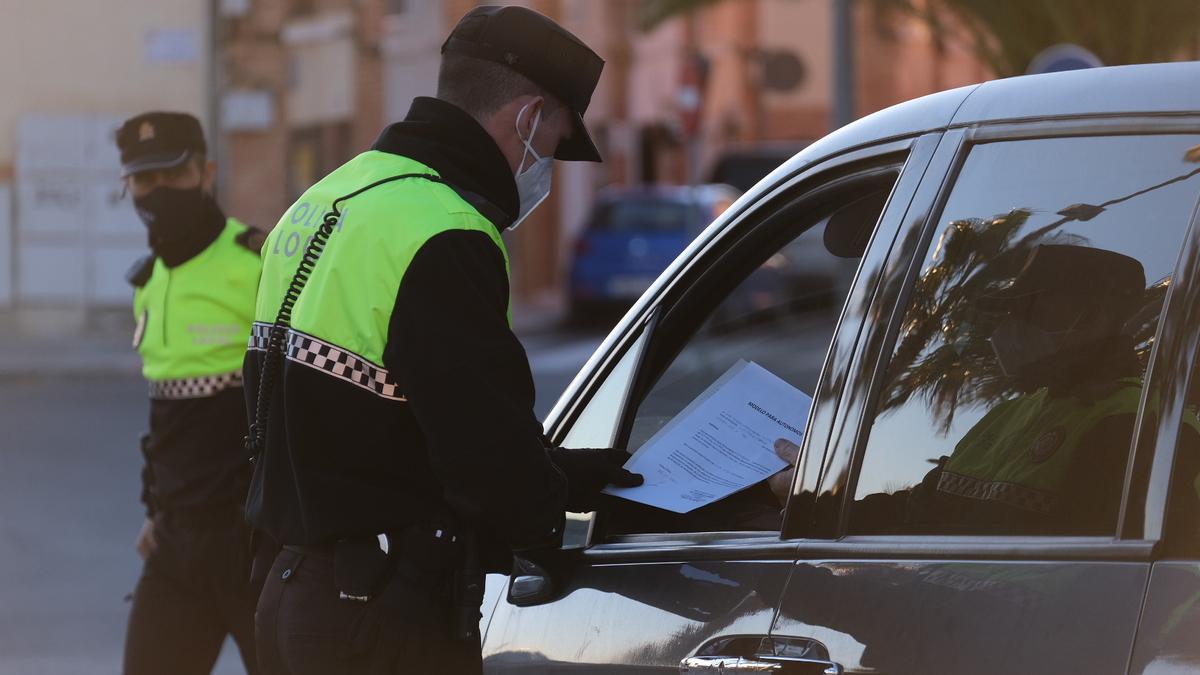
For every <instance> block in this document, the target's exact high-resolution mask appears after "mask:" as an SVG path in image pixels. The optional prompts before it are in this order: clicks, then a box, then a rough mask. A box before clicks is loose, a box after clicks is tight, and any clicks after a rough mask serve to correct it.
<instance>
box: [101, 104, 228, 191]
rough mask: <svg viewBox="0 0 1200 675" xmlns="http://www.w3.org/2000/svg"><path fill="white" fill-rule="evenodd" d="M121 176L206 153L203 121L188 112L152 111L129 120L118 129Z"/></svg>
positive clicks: (166, 167)
mask: <svg viewBox="0 0 1200 675" xmlns="http://www.w3.org/2000/svg"><path fill="white" fill-rule="evenodd" d="M117 149H119V150H120V151H121V177H122V178H124V177H125V176H129V175H131V174H135V173H137V172H139V171H150V170H153V169H169V168H171V167H174V166H179V165H180V164H183V163H184V162H186V161H187V160H188V159H189V158H190V157H191V156H192V153H204V152H206V150H207V146H206V145H205V143H204V131H203V130H202V129H201V128H200V121H199V120H197V119H196V118H195V117H193V116H191V115H189V114H187V113H179V112H148V113H142V114H141V115H137V116H136V117H131V118H129V119H128V120H125V123H124V124H122V125H121V128H120V129H117Z"/></svg>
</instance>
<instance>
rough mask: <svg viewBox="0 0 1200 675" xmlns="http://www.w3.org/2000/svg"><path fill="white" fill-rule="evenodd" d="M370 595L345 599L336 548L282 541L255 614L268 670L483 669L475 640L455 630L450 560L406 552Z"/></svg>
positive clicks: (324, 674)
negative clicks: (457, 636) (456, 635)
mask: <svg viewBox="0 0 1200 675" xmlns="http://www.w3.org/2000/svg"><path fill="white" fill-rule="evenodd" d="M399 557H400V562H399V563H398V565H397V570H396V572H395V573H394V574H393V575H392V577H391V579H390V580H389V581H388V582H387V584H386V586H384V588H383V589H382V590H381V591H380V592H379V594H378V597H376V598H374V599H372V600H371V601H370V602H359V601H355V600H342V599H339V597H338V588H337V585H336V584H335V582H334V562H333V557H332V555H320V554H314V553H307V554H306V553H304V552H301V551H298V550H295V549H291V548H285V549H284V550H283V551H281V552H280V553H279V556H278V557H277V558H276V559H275V564H274V565H273V566H272V568H271V572H270V575H269V576H268V577H267V580H266V584H265V585H264V587H263V592H262V595H261V596H260V598H259V602H258V612H257V614H256V615H255V624H256V635H257V640H258V658H259V665H260V667H261V669H262V673H263V675H392V674H398V673H422V674H424V673H430V674H434V673H437V674H441V673H446V674H451V675H457V674H459V673H470V674H478V673H481V672H482V665H481V657H480V645H479V643H478V641H473V642H463V641H459V640H454V639H452V637H451V612H452V609H451V603H452V600H451V597H452V596H451V580H452V579H453V567H452V564H450V562H451V561H448V560H447V561H441V562H437V561H434V560H424V561H414V560H412V559H411V558H409V559H406V557H405V556H404V555H403V554H401V555H400V556H399Z"/></svg>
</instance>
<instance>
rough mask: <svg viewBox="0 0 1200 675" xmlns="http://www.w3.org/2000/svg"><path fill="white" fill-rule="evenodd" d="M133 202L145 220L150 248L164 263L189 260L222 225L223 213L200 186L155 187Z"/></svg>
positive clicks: (172, 264)
mask: <svg viewBox="0 0 1200 675" xmlns="http://www.w3.org/2000/svg"><path fill="white" fill-rule="evenodd" d="M133 205H134V207H135V208H136V209H137V212H138V216H140V217H141V219H142V222H143V223H145V224H146V230H147V233H148V235H149V236H148V242H149V244H150V250H152V251H154V254H155V255H157V256H158V257H160V258H162V260H163V262H164V263H166V265H167V267H175V266H177V265H182V264H183V263H185V262H187V261H188V260H191V259H192V258H193V257H195V256H196V254H198V253H200V252H201V251H203V250H204V249H206V248H208V245H209V244H211V243H213V242H214V241H215V240H216V239H217V237H218V236H220V234H221V231H222V230H223V229H224V228H225V214H224V213H222V212H221V207H219V206H217V202H216V200H215V199H213V197H212V195H210V194H208V193H207V192H205V191H204V189H203V188H199V187H197V188H193V189H190V190H181V189H179V188H169V187H157V188H154V190H153V191H151V192H150V194H148V195H146V196H144V197H140V198H139V197H135V198H134V200H133Z"/></svg>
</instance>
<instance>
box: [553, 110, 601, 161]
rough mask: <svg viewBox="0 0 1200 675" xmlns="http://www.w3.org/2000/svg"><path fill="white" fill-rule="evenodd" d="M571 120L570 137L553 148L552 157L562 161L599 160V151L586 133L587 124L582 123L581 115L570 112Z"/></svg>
mask: <svg viewBox="0 0 1200 675" xmlns="http://www.w3.org/2000/svg"><path fill="white" fill-rule="evenodd" d="M571 114H572V116H573V119H572V120H571V122H572V126H573V127H574V131H573V132H572V133H571V137H570V138H568V139H567V140H565V141H563V142H562V143H559V144H558V147H557V148H555V150H554V159H558V160H562V161H564V162H601V161H604V160H602V159H601V158H600V151H599V150H597V149H596V144H595V143H593V142H592V136H591V134H589V133H588V130H587V126H586V125H585V124H584V123H583V115H580V114H579V113H577V112H572V113H571Z"/></svg>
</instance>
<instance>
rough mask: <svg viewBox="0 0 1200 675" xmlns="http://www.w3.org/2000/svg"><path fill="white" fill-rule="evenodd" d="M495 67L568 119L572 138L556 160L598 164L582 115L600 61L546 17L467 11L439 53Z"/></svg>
mask: <svg viewBox="0 0 1200 675" xmlns="http://www.w3.org/2000/svg"><path fill="white" fill-rule="evenodd" d="M447 52H449V53H453V54H462V55H464V56H470V57H472V58H476V59H482V60H484V61H493V62H495V63H499V64H502V65H505V66H508V67H509V68H512V69H513V70H515V71H517V72H518V73H520V74H522V75H524V76H525V77H527V78H529V79H530V81H532V82H533V83H534V84H536V85H538V86H539V87H541V88H543V89H545V90H546V91H548V92H550V93H551V94H554V96H555V97H557V98H558V99H559V100H560V101H562V102H563V103H564V104H566V106H567V107H568V108H570V110H571V112H572V114H573V116H574V119H573V120H572V121H573V122H574V127H575V129H574V133H572V134H571V137H570V138H568V139H567V140H565V141H563V142H562V143H560V144H559V145H558V147H557V148H555V150H554V157H555V158H556V159H561V160H568V161H570V160H576V161H586V162H599V161H600V152H599V151H598V150H597V149H596V144H595V143H593V142H592V137H591V136H590V135H588V131H587V127H585V126H584V124H583V113H584V112H586V111H587V107H588V104H589V103H591V101H592V92H593V91H595V89H596V83H597V82H599V81H600V71H601V70H603V68H604V59H601V58H600V57H599V56H598V55H597V54H596V52H594V51H592V50H591V48H590V47H588V46H587V45H585V44H584V43H583V41H582V40H580V39H579V38H577V37H575V36H574V35H572V34H571V33H570V32H569V31H567V29H565V28H563V27H562V26H560V25H558V24H557V23H555V22H554V21H552V20H550V19H549V18H548V17H546V16H544V15H542V14H539V13H537V12H535V11H533V10H531V9H525V8H524V7H507V6H506V7H501V6H497V5H486V6H483V7H476V8H475V9H473V10H471V11H470V12H467V14H466V15H465V16H464V17H463V18H462V19H460V20H459V22H458V25H457V26H455V27H454V30H452V31H450V37H448V38H446V42H445V44H443V45H442V53H443V54H444V53H447Z"/></svg>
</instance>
